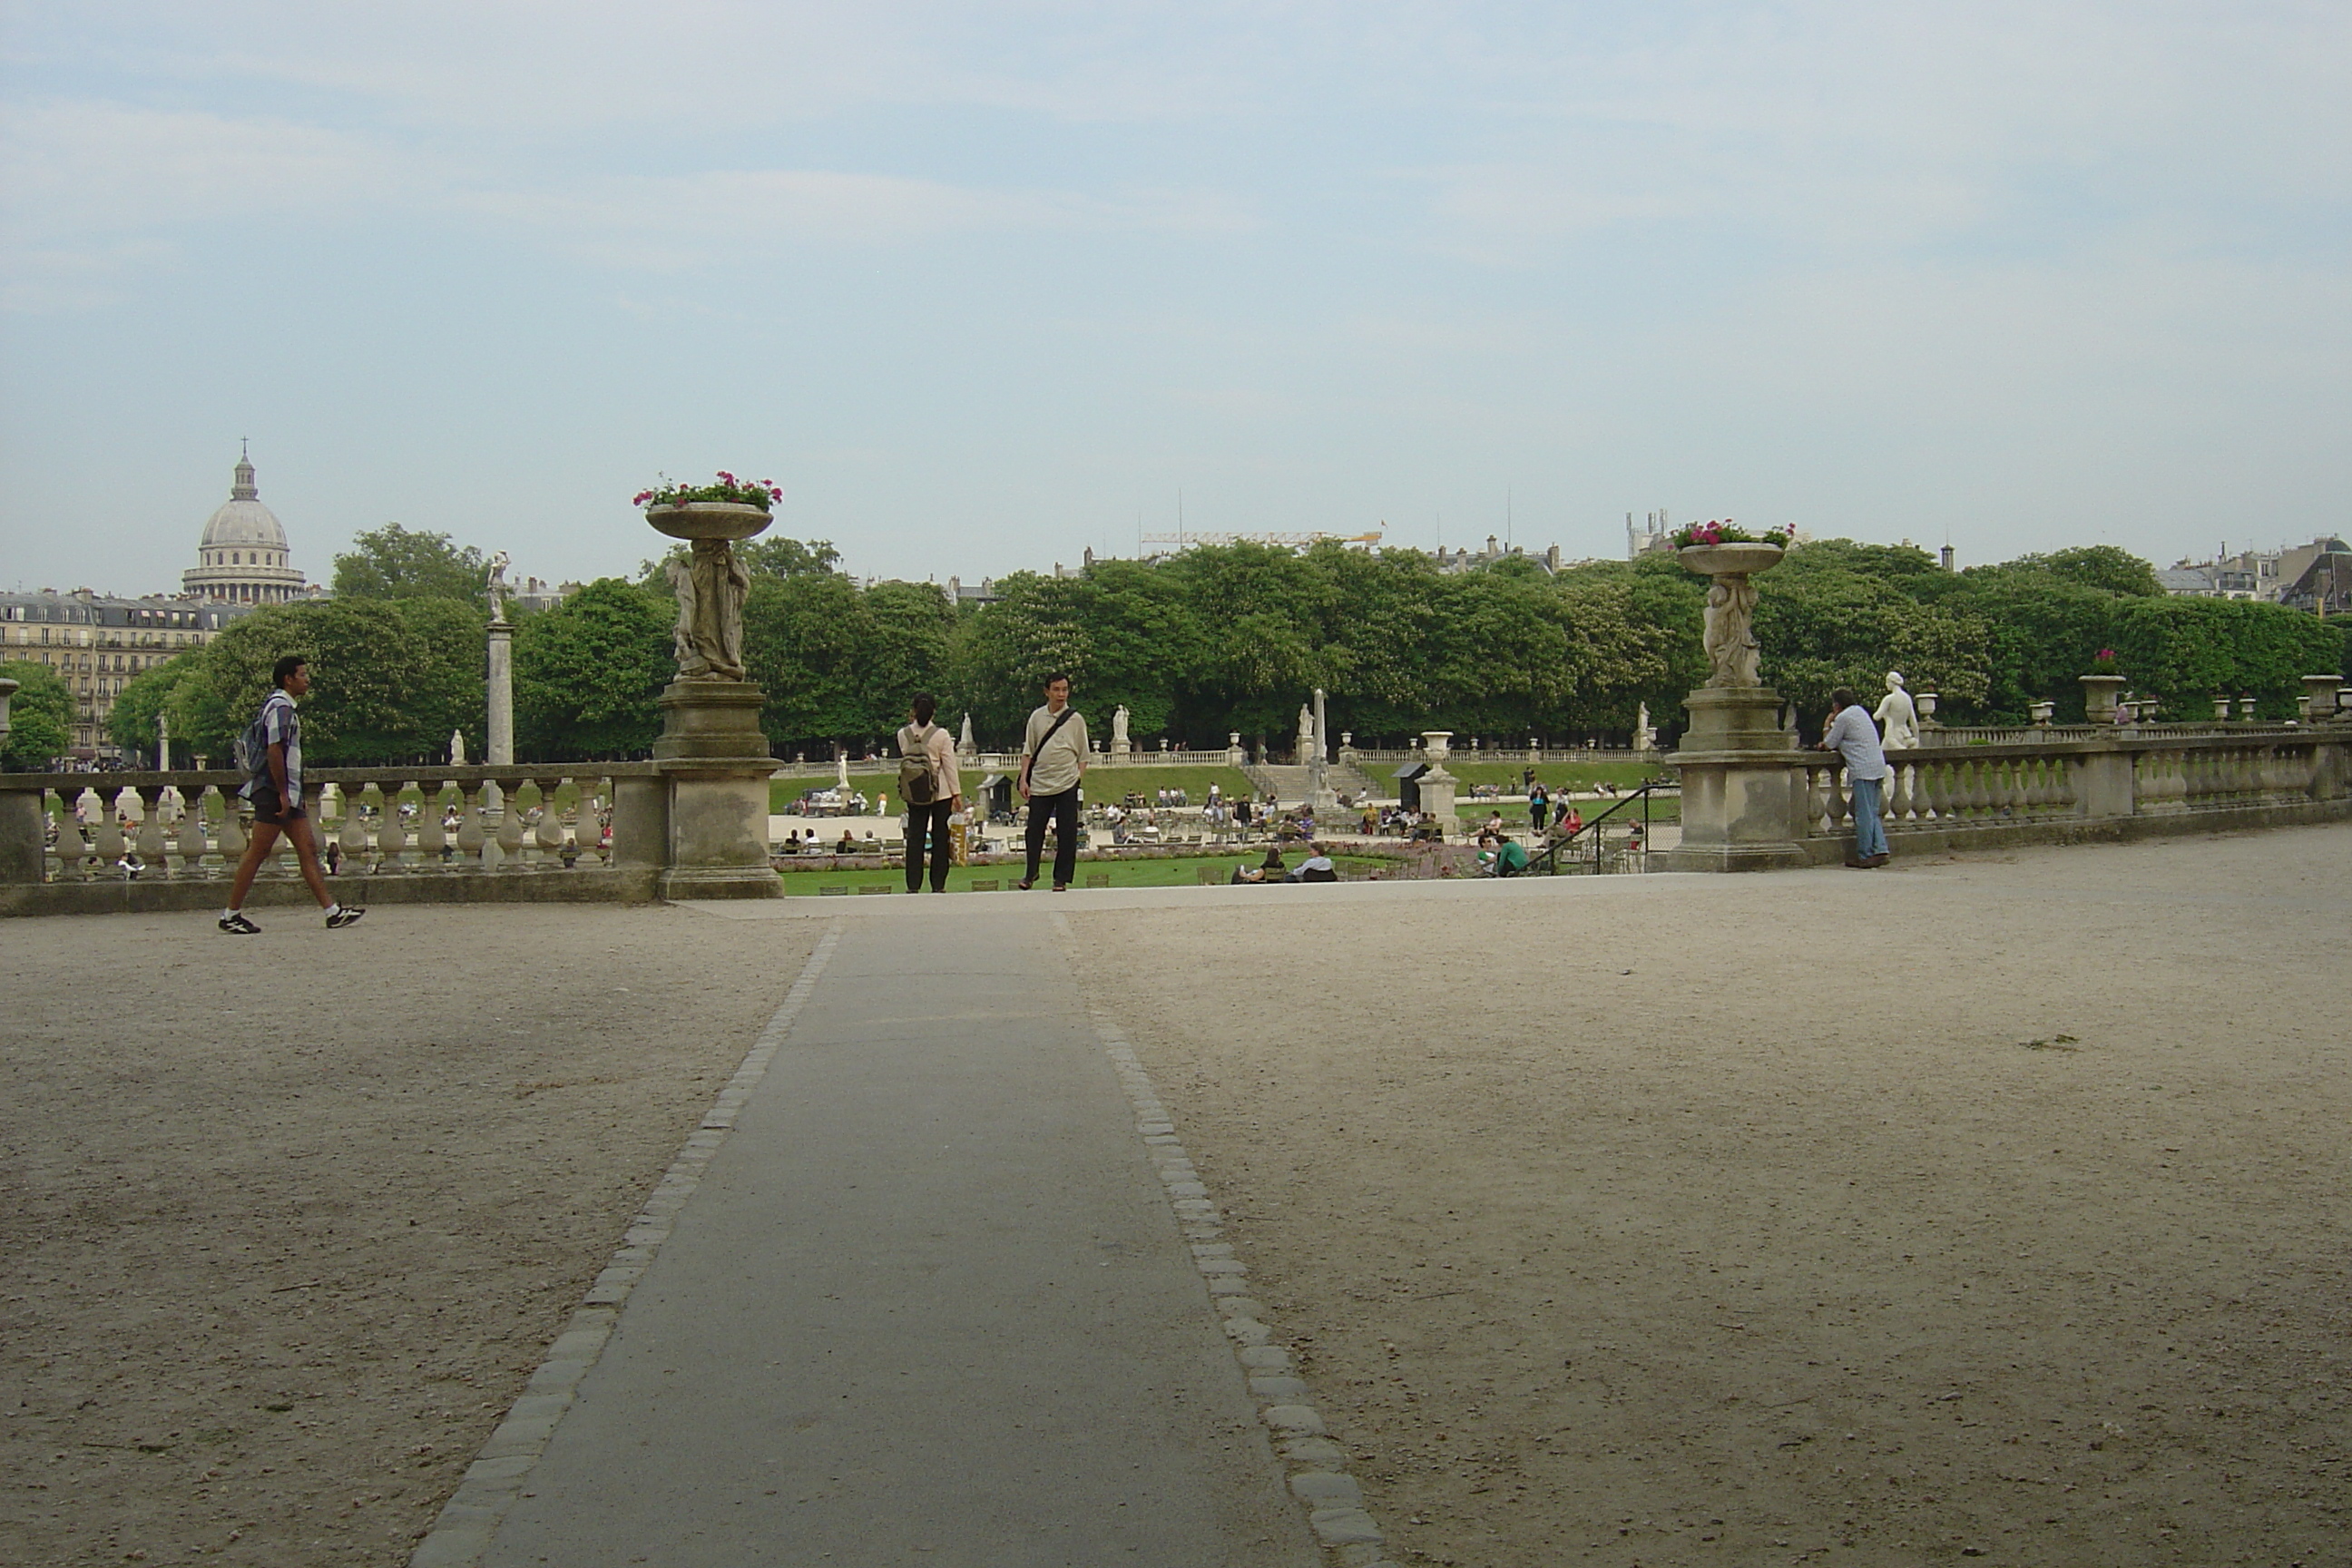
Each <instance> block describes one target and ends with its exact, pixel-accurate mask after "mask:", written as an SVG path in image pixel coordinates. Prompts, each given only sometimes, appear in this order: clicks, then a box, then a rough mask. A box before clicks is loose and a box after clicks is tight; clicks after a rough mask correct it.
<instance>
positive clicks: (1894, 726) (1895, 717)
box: [1871, 669, 1919, 752]
mask: <svg viewBox="0 0 2352 1568" xmlns="http://www.w3.org/2000/svg"><path fill="white" fill-rule="evenodd" d="M1871 717H1873V718H1874V719H1876V720H1877V721H1878V723H1879V727H1880V728H1881V729H1883V730H1884V731H1885V739H1884V740H1883V741H1882V742H1881V743H1882V744H1883V745H1884V746H1885V749H1886V750H1888V751H1890V752H1893V751H1901V750H1903V749H1905V748H1906V747H1911V746H1916V745H1917V744H1918V743H1919V713H1918V709H1917V707H1916V705H1915V704H1914V703H1913V702H1912V700H1911V694H1910V693H1909V692H1908V691H1906V690H1905V689H1903V672H1902V671H1901V670H1899V669H1890V670H1888V671H1887V672H1886V695H1885V697H1883V698H1881V699H1880V700H1879V703H1878V711H1877V712H1875V713H1874V714H1872V715H1871Z"/></svg>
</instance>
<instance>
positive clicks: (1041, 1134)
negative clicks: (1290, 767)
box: [478, 899, 1321, 1568]
mask: <svg viewBox="0 0 2352 1568" xmlns="http://www.w3.org/2000/svg"><path fill="white" fill-rule="evenodd" d="M794 902H799V900H794ZM814 902H815V900H808V903H810V904H814ZM889 902H890V903H891V904H892V905H894V906H897V907H896V908H894V909H893V910H892V911H891V915H892V918H888V919H884V920H871V919H855V918H854V919H848V920H844V921H840V924H839V926H838V927H837V936H836V940H835V942H834V943H832V944H831V945H829V946H828V947H826V948H824V949H823V950H821V953H820V959H821V962H822V968H821V969H819V970H816V972H815V973H814V977H813V979H812V981H811V983H810V984H809V985H808V988H807V989H806V993H805V999H804V1001H803V1002H802V1003H801V1005H800V1010H799V1011H798V1013H797V1016H795V1017H794V1018H793V1022H792V1024H791V1026H790V1028H789V1031H788V1032H787V1033H785V1034H784V1035H783V1037H782V1040H781V1043H780V1044H779V1045H778V1046H777V1047H776V1050H775V1054H774V1056H773V1058H772V1061H771V1063H770V1065H769V1067H768V1068H767V1070H766V1073H765V1076H764V1078H762V1079H761V1080H760V1081H759V1082H758V1084H757V1087H756V1088H755V1089H751V1092H750V1094H749V1097H748V1099H746V1100H744V1101H743V1103H742V1105H741V1107H740V1111H739V1112H738V1113H737V1115H736V1118H735V1121H734V1126H733V1130H732V1131H731V1132H730V1133H729V1134H727V1135H726V1137H725V1138H724V1141H723V1142H718V1148H717V1152H716V1153H715V1154H713V1155H712V1156H711V1158H710V1160H709V1164H708V1166H707V1167H706V1168H705V1171H706V1173H705V1174H703V1176H702V1178H701V1180H700V1184H699V1185H698V1187H697V1188H696V1189H695V1190H694V1191H693V1193H692V1195H691V1197H690V1198H688V1200H687V1201H686V1202H685V1203H684V1204H683V1206H682V1207H680V1208H679V1210H678V1212H677V1215H676V1221H675V1226H674V1229H672V1231H671V1232H670V1234H669V1235H668V1236H667V1238H666V1239H663V1240H662V1241H661V1243H660V1247H659V1250H658V1253H657V1255H656V1257H655V1258H654V1261H653V1262H652V1264H651V1266H650V1268H648V1269H647V1270H646V1274H645V1276H644V1278H643V1279H642V1280H640V1281H639V1282H637V1283H636V1284H635V1287H634V1289H633V1291H632V1292H631V1293H630V1294H629V1296H628V1298H627V1300H626V1305H625V1308H624V1309H623V1310H622V1311H621V1313H620V1316H619V1319H618V1322H617V1325H616V1326H614V1328H613V1329H612V1331H611V1335H610V1339H609V1341H608V1342H606V1343H605V1344H604V1348H603V1351H602V1354H601V1357H599V1359H597V1360H596V1361H595V1363H594V1364H593V1366H592V1367H590V1368H589V1369H588V1371H587V1372H586V1373H585V1375H584V1377H583V1378H582V1379H581V1381H580V1382H579V1383H578V1385H577V1390H576V1394H574V1395H573V1397H572V1401H571V1403H570V1405H569V1406H568V1409H566V1410H565V1412H564V1414H563V1415H562V1417H561V1419H560V1421H559V1422H558V1424H557V1425H556V1426H555V1429H554V1432H553V1436H552V1437H551V1439H550V1440H549V1441H548V1443H547V1446H546V1448H545V1452H544V1454H543V1455H542V1456H541V1458H539V1459H538V1461H537V1463H536V1465H535V1466H532V1467H530V1468H527V1469H523V1471H522V1474H521V1477H520V1495H519V1496H517V1498H516V1500H515V1501H514V1503H513V1505H512V1507H511V1509H510V1510H509V1512H508V1513H507V1514H506V1516H505V1519H504V1521H503V1522H502V1523H501V1524H500V1525H499V1529H498V1531H497V1532H496V1534H495V1536H494V1537H493V1538H492V1540H491V1543H490V1546H489V1549H488V1554H487V1556H486V1557H484V1558H483V1559H482V1561H484V1562H485V1563H490V1564H495V1565H499V1568H513V1565H518V1564H539V1563H557V1564H562V1565H564V1568H596V1565H601V1564H614V1565H620V1564H635V1563H651V1564H658V1565H661V1568H700V1565H704V1564H709V1565H721V1564H724V1565H727V1568H737V1565H744V1568H748V1565H752V1564H762V1565H764V1564H782V1563H794V1564H801V1563H840V1564H845V1565H846V1564H860V1563H873V1564H883V1563H887V1564H894V1565H898V1564H907V1563H930V1564H937V1565H940V1568H948V1565H951V1564H953V1565H971V1568H983V1565H985V1568H1009V1565H1015V1564H1018V1565H1024V1568H1048V1565H1054V1564H1073V1565H1076V1564H1102V1563H1152V1564H1170V1565H1177V1564H1201V1565H1203V1568H1209V1565H1215V1568H1228V1565H1232V1568H1240V1565H1249V1568H1256V1565H1259V1564H1265V1565H1267V1568H1276V1565H1280V1568H1289V1565H1292V1564H1299V1565H1304V1564H1310V1563H1318V1562H1319V1561H1321V1555H1320V1553H1319V1552H1318V1550H1317V1549H1316V1547H1315V1545H1314V1543H1313V1537H1312V1535H1311V1533H1310V1531H1309V1530H1308V1528H1307V1520H1306V1517H1305V1515H1304V1513H1303V1512H1302V1511H1301V1510H1300V1509H1299V1508H1298V1506H1297V1504H1295V1503H1293V1502H1291V1501H1290V1500H1289V1499H1288V1498H1286V1496H1285V1495H1284V1491H1283V1479H1282V1475H1281V1470H1280V1467H1279V1464H1278V1461H1277V1460H1276V1458H1275V1456H1274V1454H1273V1451H1272V1448H1271V1447H1270V1445H1269V1442H1268V1440H1267V1436H1266V1429H1265V1426H1262V1425H1261V1424H1260V1422H1259V1420H1258V1417H1257V1414H1256V1408H1255V1404H1254V1403H1253V1401H1252V1399H1251V1397H1250V1395H1249V1394H1248V1392H1247V1391H1246V1389H1245V1387H1244V1381H1243V1374H1242V1372H1241V1370H1240V1368H1239V1366H1238V1365H1237V1364H1236V1362H1235V1358H1234V1352H1233V1350H1232V1348H1231V1347H1230V1345H1229V1344H1228V1342H1227V1341H1226V1339H1225V1337H1224V1335H1223V1332H1222V1331H1220V1328H1219V1320H1218V1316H1217V1314H1216V1313H1215V1312H1214V1311H1213V1310H1212V1306H1211V1300H1210V1297H1209V1294H1208V1291H1207V1289H1206V1288H1205V1286H1204V1283H1203V1280H1202V1275H1201V1274H1200V1273H1199V1272H1197V1271H1196V1269H1195V1268H1194V1265H1193V1261H1192V1257H1191V1255H1190V1254H1189V1252H1188V1250H1187V1247H1186V1244H1185V1240H1184V1238H1183V1237H1182V1236H1181V1235H1180V1234H1179V1231H1178V1226H1177V1221H1176V1219H1175V1217H1174V1215H1173V1214H1172V1213H1171V1208H1170V1203H1169V1199H1168V1197H1167V1196H1166V1195H1165V1193H1164V1190H1163V1188H1162V1185H1161V1184H1160V1180H1159V1179H1158V1178H1157V1177H1156V1175H1155V1173H1154V1171H1153V1168H1152V1165H1151V1163H1150V1159H1149V1158H1148V1157H1147V1150H1146V1147H1145V1144H1144V1142H1142V1139H1141V1137H1140V1136H1139V1132H1138V1131H1137V1119H1136V1114H1135V1111H1134V1110H1133V1109H1132V1108H1131V1106H1130V1105H1129V1100H1128V1098H1127V1096H1126V1094H1125V1093H1124V1092H1123V1091H1122V1089H1121V1086H1120V1082H1119V1079H1118V1076H1117V1074H1116V1073H1115V1071H1114V1070H1113V1068H1112V1066H1111V1063H1110V1061H1109V1060H1108V1058H1107V1057H1106V1055H1105V1051H1104V1046H1103V1042H1102V1040H1101V1038H1100V1037H1098V1036H1097V1032H1096V1030H1095V1027H1094V1026H1093V1025H1092V1023H1091V1022H1090V1021H1089V1019H1088V1018H1087V1015H1086V1013H1085V1011H1084V1009H1083V1007H1082V1005H1081V1004H1080V1001H1079V998H1078V995H1077V992H1076V987H1075V986H1074V984H1072V981H1071V977H1070V975H1069V973H1068V969H1067V965H1066V962H1065V960H1064V958H1063V956H1062V952H1061V950H1060V949H1059V948H1058V947H1057V946H1056V945H1055V930H1054V925H1053V912H1054V907H1053V906H1047V905H1045V902H1044V900H1042V899H1041V900H1037V905H1038V907H1036V908H1034V910H1016V908H1015V907H1013V905H1012V904H1011V901H1010V900H1002V901H991V902H989V903H987V904H985V905H982V904H979V903H978V902H977V901H976V900H970V899H941V900H936V901H919V900H896V899H894V900H889ZM983 910H984V912H985V913H986V915H987V916H988V917H989V918H987V919H975V918H973V917H974V916H975V915H976V914H979V913H981V912H982V911H983ZM713 912H719V911H716V910H714V911H713ZM742 912H743V913H745V914H747V915H748V914H751V913H752V912H753V911H751V910H744V911H742ZM759 912H760V913H761V914H762V915H773V914H781V913H783V912H785V911H783V910H780V909H779V908H778V907H777V906H776V905H774V904H770V905H764V906H761V910H760V911H759ZM793 912H794V913H797V912H798V911H797V910H795V911H793ZM813 912H814V911H813ZM823 912H824V914H825V915H827V916H829V917H831V916H835V910H834V909H826V910H824V911H823ZM861 912H862V911H861ZM729 929H730V927H729V925H728V924H727V923H726V922H724V921H716V920H714V921H710V922H709V932H710V939H711V940H712V941H714V942H725V941H727V940H728V932H729ZM812 967H813V969H815V965H814V964H813V966H812ZM790 982H791V977H790V976H779V977H777V981H776V990H777V992H778V993H779V994H780V995H781V994H782V993H783V992H784V990H785V988H786V986H787V985H788V984H790ZM719 1120H723V1113H722V1115H721V1117H720V1118H719ZM705 1136H706V1137H713V1135H711V1134H706V1135H705ZM713 1141H714V1142H715V1141H716V1139H715V1137H713ZM557 1353H558V1355H559V1356H561V1355H562V1353H563V1347H562V1346H561V1345H559V1347H558V1352H557ZM535 1386H537V1385H536V1384H535ZM525 1403H526V1404H528V1403H529V1401H528V1400H527V1401H526V1402H525ZM490 1452H492V1453H495V1452H496V1447H495V1445H494V1447H493V1449H492V1450H490ZM489 1462H490V1463H492V1464H495V1463H496V1461H494V1460H493V1461H489ZM526 1463H527V1461H526V1460H524V1459H522V1458H515V1459H513V1460H511V1461H510V1462H509V1464H508V1468H509V1470H511V1469H517V1468H521V1467H522V1466H523V1465H524V1464H526ZM478 1468H481V1467H478Z"/></svg>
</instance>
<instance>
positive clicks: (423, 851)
mask: <svg viewBox="0 0 2352 1568" xmlns="http://www.w3.org/2000/svg"><path fill="white" fill-rule="evenodd" d="M420 782H421V781H420ZM448 788H449V786H448V784H446V783H444V784H435V785H434V786H433V787H432V788H431V789H428V790H425V791H423V792H422V794H421V796H420V798H419V800H418V802H417V806H416V862H417V864H416V868H417V869H418V870H420V871H443V870H446V869H447V867H446V866H444V865H443V864H442V856H443V852H444V851H445V850H446V849H447V848H448V847H449V834H448V830H447V829H446V828H445V827H443V826H441V796H442V795H443V794H444V793H446V791H447V789H448Z"/></svg>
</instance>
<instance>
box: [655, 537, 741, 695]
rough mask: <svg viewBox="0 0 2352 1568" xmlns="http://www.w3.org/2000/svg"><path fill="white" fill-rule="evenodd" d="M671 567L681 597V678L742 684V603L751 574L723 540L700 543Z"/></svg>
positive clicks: (679, 610) (679, 645)
mask: <svg viewBox="0 0 2352 1568" xmlns="http://www.w3.org/2000/svg"><path fill="white" fill-rule="evenodd" d="M689 548H690V553H689V554H688V558H687V559H686V560H684V561H672V562H671V563H669V565H668V567H667V575H668V577H669V583H670V586H671V587H672V588H673V589H675V590H676V591H677V673H678V676H679V678H680V679H686V680H740V679H743V600H744V598H745V597H746V596H747V595H749V594H750V593H751V573H750V572H749V571H747V570H745V568H744V565H743V563H742V562H741V561H740V560H739V559H738V558H737V557H736V554H735V547H734V546H733V545H731V544H730V543H728V542H727V541H725V540H723V539H698V540H696V541H695V542H693V544H692V545H691V546H690V547H689Z"/></svg>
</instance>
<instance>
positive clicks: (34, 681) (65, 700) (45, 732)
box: [0, 661, 74, 773]
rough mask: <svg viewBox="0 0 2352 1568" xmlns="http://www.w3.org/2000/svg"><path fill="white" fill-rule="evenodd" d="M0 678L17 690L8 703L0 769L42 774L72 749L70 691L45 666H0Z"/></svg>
mask: <svg viewBox="0 0 2352 1568" xmlns="http://www.w3.org/2000/svg"><path fill="white" fill-rule="evenodd" d="M0 676H5V677H7V678H8V679H11V680H13V681H15V682H16V686H17V689H16V696H14V697H12V698H11V699H9V701H8V740H7V743H6V745H5V747H0V767H6V768H9V769H12V770H14V771H16V772H18V773H45V772H47V770H48V768H49V766H50V765H51V764H52V763H55V762H56V761H57V759H58V758H59V757H62V756H64V755H65V754H66V752H67V750H68V748H70V747H71V746H72V745H73V722H74V700H73V691H72V689H70V688H69V687H68V686H67V685H66V683H65V681H64V680H63V679H61V678H60V677H59V676H58V672H57V671H56V670H54V669H51V668H49V667H48V666H47V665H46V664H32V663H28V662H24V661H17V662H13V663H8V664H0Z"/></svg>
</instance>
